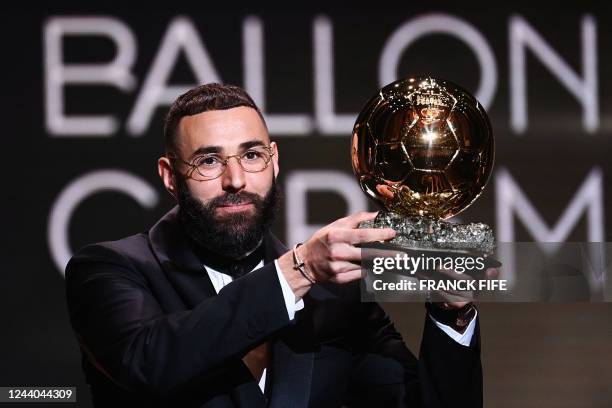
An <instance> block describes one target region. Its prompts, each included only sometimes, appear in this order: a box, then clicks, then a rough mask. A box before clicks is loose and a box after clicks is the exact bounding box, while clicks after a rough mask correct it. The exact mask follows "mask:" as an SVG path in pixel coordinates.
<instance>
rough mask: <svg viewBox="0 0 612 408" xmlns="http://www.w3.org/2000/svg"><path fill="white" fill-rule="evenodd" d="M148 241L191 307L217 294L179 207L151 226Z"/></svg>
mask: <svg viewBox="0 0 612 408" xmlns="http://www.w3.org/2000/svg"><path fill="white" fill-rule="evenodd" d="M149 242H150V245H151V249H152V251H153V253H154V254H155V257H156V258H157V260H158V262H159V264H160V265H161V266H162V269H163V271H164V272H165V274H166V278H167V279H168V281H169V282H170V283H171V284H172V286H173V287H174V289H175V290H176V292H177V294H178V295H179V296H180V298H181V300H182V301H183V303H184V304H185V306H186V307H187V308H188V309H192V308H194V307H195V306H196V305H198V304H199V303H200V302H202V301H203V300H204V299H206V298H208V297H211V296H215V295H216V294H217V292H216V291H215V288H214V286H213V285H212V282H211V281H210V278H209V277H208V274H207V273H206V271H205V270H204V267H203V265H202V263H201V262H200V260H199V259H198V257H197V256H196V252H195V249H194V247H193V243H192V242H191V240H190V239H189V238H188V237H187V235H186V234H185V232H184V230H183V228H182V227H181V226H180V223H179V222H178V207H174V208H173V209H172V210H171V211H169V212H168V213H167V214H166V215H165V216H164V217H163V218H162V219H160V220H159V221H158V222H157V224H155V225H154V226H153V228H151V230H150V231H149Z"/></svg>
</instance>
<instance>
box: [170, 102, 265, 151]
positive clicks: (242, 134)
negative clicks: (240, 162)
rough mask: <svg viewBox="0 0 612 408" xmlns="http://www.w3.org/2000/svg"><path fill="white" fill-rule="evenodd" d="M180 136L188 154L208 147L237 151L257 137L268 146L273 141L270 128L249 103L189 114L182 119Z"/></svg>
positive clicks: (178, 141) (181, 146)
mask: <svg viewBox="0 0 612 408" xmlns="http://www.w3.org/2000/svg"><path fill="white" fill-rule="evenodd" d="M177 136H178V137H177V139H178V140H177V145H178V146H179V149H181V150H183V149H185V150H186V151H185V153H190V152H191V151H193V150H194V149H198V148H201V147H206V146H216V147H218V148H220V149H221V150H228V149H229V150H233V149H237V148H239V147H240V145H241V144H243V143H244V142H246V141H253V140H260V141H262V142H263V143H264V144H266V145H268V144H269V143H270V140H269V136H268V131H267V129H266V127H265V125H264V123H263V121H262V119H261V117H260V116H259V114H258V113H257V111H256V110H255V109H253V108H249V107H245V106H240V107H236V108H231V109H225V110H213V111H206V112H201V113H197V114H195V115H190V116H185V117H183V118H181V121H180V122H179V126H178V134H177Z"/></svg>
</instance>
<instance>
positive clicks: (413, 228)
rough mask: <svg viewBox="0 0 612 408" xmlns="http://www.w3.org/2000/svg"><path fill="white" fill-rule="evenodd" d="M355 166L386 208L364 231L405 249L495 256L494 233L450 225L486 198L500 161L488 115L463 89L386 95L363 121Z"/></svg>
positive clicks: (413, 84)
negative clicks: (391, 233)
mask: <svg viewBox="0 0 612 408" xmlns="http://www.w3.org/2000/svg"><path fill="white" fill-rule="evenodd" d="M351 159H352V166H353V171H354V172H355V175H356V176H357V179H358V182H359V185H360V186H361V189H362V190H363V191H364V192H365V193H366V194H367V195H368V196H369V197H371V198H373V199H374V200H376V201H377V202H378V203H379V204H381V205H382V206H383V207H384V210H382V211H380V212H379V213H378V215H377V217H376V219H374V220H372V221H368V222H365V223H362V224H361V225H360V227H362V228H366V227H367V228H372V227H379V228H384V227H391V228H393V229H394V230H395V231H396V232H397V235H396V237H395V238H393V240H391V241H390V244H392V245H393V246H395V247H398V248H403V249H409V250H419V251H421V250H423V251H434V252H437V251H440V252H444V253H455V254H461V253H470V254H475V253H478V254H482V255H484V256H487V255H489V254H491V253H492V252H493V250H494V248H495V242H494V238H493V231H492V229H491V228H490V227H489V226H487V225H485V224H482V223H471V224H456V223H451V222H448V221H445V220H446V219H448V218H450V217H453V216H454V215H457V214H459V213H460V212H461V211H463V210H465V209H466V208H467V207H468V206H470V204H472V203H473V202H474V201H475V200H476V199H477V198H478V197H479V196H480V194H481V193H482V191H483V189H484V187H485V185H486V184H487V180H488V179H489V176H490V174H491V170H492V168H493V160H494V141H493V133H492V130H491V125H490V122H489V119H488V117H487V114H486V112H485V110H484V109H483V107H482V106H481V105H480V103H479V102H478V101H477V100H476V99H475V98H474V97H473V96H472V95H470V94H469V93H468V92H467V91H465V90H464V89H462V88H461V87H459V86H458V85H456V84H454V83H452V82H450V81H446V80H442V79H438V78H433V77H430V76H421V77H412V78H406V79H402V80H399V81H396V82H393V83H391V84H389V85H386V86H385V87H383V88H382V89H380V90H379V91H378V93H377V94H376V95H375V96H374V97H373V98H371V99H370V100H369V101H368V103H367V104H366V105H365V107H364V109H363V110H362V111H361V113H360V114H359V116H358V118H357V121H356V123H355V126H354V128H353V134H352V142H351Z"/></svg>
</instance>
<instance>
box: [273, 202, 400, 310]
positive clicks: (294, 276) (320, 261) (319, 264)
mask: <svg viewBox="0 0 612 408" xmlns="http://www.w3.org/2000/svg"><path fill="white" fill-rule="evenodd" d="M376 214H377V213H375V212H360V213H357V214H352V215H349V216H348V217H345V218H341V219H339V220H336V221H334V222H332V223H331V224H329V225H326V226H325V227H323V228H321V229H320V230H318V231H317V232H315V233H314V234H313V236H312V237H311V238H310V239H309V240H308V241H306V242H304V244H303V245H301V246H300V247H298V248H297V251H298V255H299V258H300V259H301V260H302V261H303V262H304V267H305V269H306V272H307V273H308V274H310V276H311V277H313V278H314V281H315V282H317V283H319V282H334V283H347V282H351V281H354V280H356V279H359V278H361V265H360V262H361V249H360V248H358V247H356V246H355V245H357V244H362V243H367V242H375V241H386V240H388V239H391V238H393V237H394V236H395V231H394V230H393V229H391V228H365V229H358V228H357V227H358V226H359V223H361V222H363V221H368V220H371V219H374V218H375V217H376ZM278 263H279V266H280V268H281V270H282V272H283V275H284V276H285V279H287V282H288V283H289V286H290V287H291V289H292V290H293V292H294V293H295V295H296V296H297V297H298V298H301V297H302V296H304V294H305V293H306V292H307V291H308V290H309V289H310V286H311V285H312V284H311V282H309V281H308V280H307V279H306V278H305V277H304V276H302V274H301V273H300V272H299V271H298V270H296V269H294V262H293V253H292V251H289V252H288V253H286V254H284V255H282V256H281V257H280V258H279V259H278Z"/></svg>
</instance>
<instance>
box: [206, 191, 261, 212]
mask: <svg viewBox="0 0 612 408" xmlns="http://www.w3.org/2000/svg"><path fill="white" fill-rule="evenodd" d="M259 201H261V197H259V196H258V195H257V194H255V193H250V192H248V191H240V192H238V193H225V194H223V195H220V196H218V197H215V198H213V199H212V200H210V201H209V202H208V207H209V208H214V207H220V206H224V205H236V204H244V203H258V202H259Z"/></svg>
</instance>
